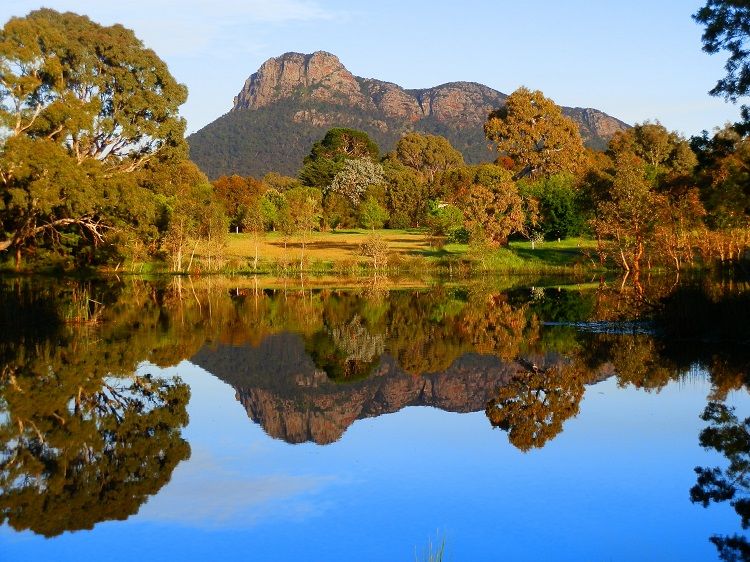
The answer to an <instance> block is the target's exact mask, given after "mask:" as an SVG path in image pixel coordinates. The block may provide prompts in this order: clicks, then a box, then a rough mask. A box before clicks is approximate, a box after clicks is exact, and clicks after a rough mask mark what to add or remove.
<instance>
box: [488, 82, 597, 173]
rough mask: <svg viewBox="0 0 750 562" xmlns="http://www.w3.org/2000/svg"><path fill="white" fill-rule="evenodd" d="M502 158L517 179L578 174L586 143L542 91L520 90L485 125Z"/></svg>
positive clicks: (576, 129) (574, 125)
mask: <svg viewBox="0 0 750 562" xmlns="http://www.w3.org/2000/svg"><path fill="white" fill-rule="evenodd" d="M484 132H485V135H486V136H487V138H488V139H489V140H491V141H493V142H494V143H495V145H496V146H497V150H498V153H499V154H500V156H508V157H509V158H511V159H512V161H513V162H514V163H515V165H516V177H517V178H521V177H526V176H531V177H539V176H549V175H552V174H558V173H561V172H569V173H578V172H579V171H581V170H580V169H581V166H582V164H583V155H584V148H583V141H582V140H581V134H580V132H579V130H578V126H577V125H576V123H575V122H574V121H573V120H572V119H570V118H568V117H565V116H564V115H563V114H562V110H561V109H560V107H559V106H557V105H556V104H555V102H553V101H552V100H551V99H549V98H546V97H544V94H542V92H540V91H539V90H535V91H531V90H529V89H528V88H524V87H521V88H519V89H518V90H516V91H515V92H513V93H512V94H511V95H510V96H508V98H507V99H506V100H505V106H503V107H502V108H500V109H498V110H496V111H494V112H492V113H491V114H490V117H489V119H488V121H487V123H485V125H484Z"/></svg>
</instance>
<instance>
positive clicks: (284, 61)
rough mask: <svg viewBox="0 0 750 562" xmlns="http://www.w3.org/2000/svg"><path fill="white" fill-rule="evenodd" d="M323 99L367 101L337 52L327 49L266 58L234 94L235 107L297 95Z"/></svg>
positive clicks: (262, 104) (254, 106)
mask: <svg viewBox="0 0 750 562" xmlns="http://www.w3.org/2000/svg"><path fill="white" fill-rule="evenodd" d="M300 94H302V95H308V96H309V97H311V98H312V99H319V100H320V101H332V99H334V98H339V99H342V98H343V99H345V100H346V101H348V102H349V103H353V104H358V103H364V101H365V100H364V97H363V96H362V93H361V92H360V88H359V83H358V82H357V80H356V79H355V78H354V75H352V73H351V72H349V71H348V70H347V69H346V67H344V65H343V64H341V61H339V59H338V57H337V56H336V55H332V54H331V53H327V52H325V51H316V52H314V53H312V54H302V53H285V54H283V55H281V56H280V57H274V58H270V59H268V60H267V61H266V62H264V63H263V64H262V65H261V66H260V68H259V69H258V71H257V72H255V73H254V74H252V75H251V76H250V77H249V78H248V79H247V80H246V81H245V85H244V86H243V88H242V90H240V93H239V94H237V96H235V98H234V108H233V109H235V110H238V109H259V108H261V107H266V106H268V105H271V104H272V103H274V102H277V101H279V100H282V99H285V98H289V97H293V96H295V95H300Z"/></svg>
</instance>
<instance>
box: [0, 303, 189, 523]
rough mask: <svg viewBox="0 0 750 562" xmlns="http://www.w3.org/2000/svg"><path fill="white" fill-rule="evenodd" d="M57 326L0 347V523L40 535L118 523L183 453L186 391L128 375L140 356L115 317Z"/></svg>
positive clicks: (181, 386)
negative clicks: (102, 522)
mask: <svg viewBox="0 0 750 562" xmlns="http://www.w3.org/2000/svg"><path fill="white" fill-rule="evenodd" d="M21 290H22V291H23V288H22V289H21ZM6 296H7V295H6ZM27 296H28V295H27ZM44 296H45V295H43V294H42V295H36V296H31V297H29V302H30V304H32V305H33V306H31V307H30V311H31V312H32V313H33V312H34V311H35V310H38V309H39V308H40V302H39V300H40V299H44ZM3 300H6V299H3ZM87 301H88V297H87ZM21 302H23V298H21ZM97 302H98V301H97ZM0 304H3V303H0ZM58 304H63V305H66V306H69V305H70V302H69V301H66V299H62V301H61V302H59V303H58ZM85 304H86V305H87V304H89V303H88V302H86V303H85ZM42 308H45V309H46V307H42ZM57 310H58V311H59V310H62V308H61V307H57ZM15 312H16V313H18V314H23V312H24V310H23V307H21V308H20V309H16V310H15ZM49 320H50V321H51V325H52V326H55V324H56V322H55V321H54V320H55V319H54V317H53V316H50V318H49ZM110 320H112V321H113V320H114V319H112V318H110ZM15 321H16V322H23V319H19V318H16V319H15ZM58 324H59V325H58V329H57V330H53V332H54V337H53V335H52V334H51V333H50V330H49V326H47V327H46V328H45V330H46V331H45V332H44V333H39V332H38V331H35V330H33V329H32V330H27V331H25V332H23V331H20V332H19V333H17V334H8V335H7V336H8V339H6V340H4V341H3V342H2V344H0V359H2V362H3V364H4V366H3V367H2V370H1V371H0V523H5V522H7V523H8V524H9V525H10V526H12V527H13V528H14V529H16V530H25V529H30V530H32V531H34V532H35V533H38V534H42V535H44V536H47V537H51V536H55V535H59V534H60V533H62V532H64V531H74V530H79V529H91V528H93V527H94V525H95V524H97V523H99V522H101V521H106V520H115V519H116V520H122V519H126V518H127V517H129V516H130V515H133V514H134V513H136V512H137V511H138V509H139V508H140V506H141V505H142V504H143V503H144V502H145V501H146V499H147V498H148V496H150V495H153V494H155V493H157V492H158V491H159V490H160V489H161V488H162V487H163V486H164V484H166V483H167V482H168V481H169V479H170V477H171V475H172V472H173V470H174V468H175V467H176V466H177V464H178V463H179V462H180V461H182V460H185V459H187V458H188V457H189V456H190V446H189V445H188V443H187V442H186V441H185V440H184V439H183V438H182V437H181V429H182V428H183V427H184V426H185V425H186V424H187V421H188V416H187V410H186V406H187V403H188V400H189V396H190V393H189V388H188V386H187V385H186V384H185V383H183V382H182V381H180V380H179V379H177V378H174V379H171V380H165V379H162V378H156V377H152V376H151V375H148V374H144V375H136V374H134V373H135V370H136V367H137V363H138V362H139V361H140V360H142V359H144V358H145V357H146V355H147V351H146V350H144V349H143V348H137V347H133V344H134V342H135V341H136V340H135V339H134V338H133V337H132V335H133V332H131V331H129V330H125V329H123V326H122V325H121V324H119V323H118V322H116V321H113V322H111V323H110V322H105V323H104V324H102V325H101V326H96V325H87V326H80V327H78V328H69V327H66V326H65V325H64V324H63V323H62V322H60V323H58ZM19 334H20V337H19ZM119 373H122V375H120V374H119Z"/></svg>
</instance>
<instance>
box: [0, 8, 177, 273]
mask: <svg viewBox="0 0 750 562" xmlns="http://www.w3.org/2000/svg"><path fill="white" fill-rule="evenodd" d="M186 97H187V90H186V88H185V87H184V86H183V85H181V84H179V83H177V81H176V80H175V79H174V78H173V77H172V76H171V74H170V73H169V71H168V69H167V66H166V64H165V63H164V62H163V61H162V60H161V59H160V58H159V57H158V56H157V55H156V54H155V53H154V52H153V51H152V50H150V49H147V48H145V47H144V46H143V44H142V43H141V41H140V40H138V39H137V38H136V36H135V35H134V34H133V32H132V31H130V30H129V29H126V28H124V27H123V26H121V25H113V26H109V27H105V26H101V25H99V24H97V23H94V22H92V21H91V20H90V19H88V18H87V17H85V16H80V15H77V14H73V13H69V12H67V13H59V12H56V11H54V10H49V9H41V10H37V11H34V12H31V13H30V14H29V15H27V16H26V17H23V18H12V19H11V20H9V21H8V22H7V23H6V24H5V26H4V27H3V28H2V30H0V125H1V126H2V128H3V129H4V130H5V131H6V135H7V136H6V139H5V140H4V143H3V144H2V146H0V230H1V232H0V250H6V249H8V248H13V249H14V250H15V252H16V259H17V262H18V261H20V258H21V253H22V251H24V250H26V249H28V248H33V247H34V246H35V245H37V244H38V243H40V241H42V242H43V243H44V244H47V245H50V246H53V247H58V248H59V247H62V246H65V244H66V240H67V243H68V245H71V244H73V245H75V244H78V245H81V244H83V245H90V246H100V245H102V244H103V243H104V242H105V238H106V236H107V233H111V232H112V231H116V230H119V229H121V228H122V227H124V226H126V224H125V223H126V222H127V221H130V223H131V226H132V221H133V219H134V217H133V216H132V210H133V209H136V208H138V207H139V205H138V204H137V202H138V200H142V199H144V198H148V197H150V196H152V194H151V193H149V192H148V191H145V190H144V189H143V187H142V186H140V185H138V183H137V181H136V180H135V178H134V177H132V176H130V174H132V173H133V172H135V171H137V170H139V169H142V168H143V167H144V166H145V165H146V164H147V163H149V162H152V161H155V160H156V159H166V158H168V157H170V156H172V157H183V156H184V141H183V133H184V128H185V123H184V120H183V119H181V118H180V117H179V115H178V107H179V106H180V105H181V104H182V103H183V102H184V101H185V99H186ZM139 218H140V220H141V221H142V220H146V217H139ZM71 239H72V240H73V242H70V240H71Z"/></svg>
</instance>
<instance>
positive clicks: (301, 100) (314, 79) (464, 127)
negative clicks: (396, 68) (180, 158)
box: [188, 51, 628, 178]
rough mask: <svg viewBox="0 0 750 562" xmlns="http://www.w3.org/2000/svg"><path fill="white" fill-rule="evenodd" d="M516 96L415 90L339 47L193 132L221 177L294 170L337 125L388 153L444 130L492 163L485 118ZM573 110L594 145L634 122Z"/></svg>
mask: <svg viewBox="0 0 750 562" xmlns="http://www.w3.org/2000/svg"><path fill="white" fill-rule="evenodd" d="M506 97H507V96H506V95H505V94H503V93H501V92H498V91H497V90H493V89H492V88H488V87H487V86H483V85H482V84H477V83H474V82H451V83H448V84H443V85H441V86H436V87H434V88H428V89H422V90H405V89H404V88H401V87H400V86H398V85H396V84H392V83H390V82H382V81H380V80H375V79H371V78H359V77H357V76H354V75H353V74H352V73H351V72H349V71H348V70H347V69H346V68H345V67H344V66H343V65H342V64H341V63H340V62H339V59H338V58H336V57H335V56H334V55H332V54H330V53H326V52H322V51H318V52H316V53H313V54H311V55H303V54H300V53H286V54H284V55H282V56H280V57H276V58H272V59H269V60H267V61H266V62H265V63H263V65H262V66H261V67H260V69H258V71H257V72H256V73H254V74H253V75H252V76H250V78H248V79H247V81H246V82H245V85H244V86H243V88H242V90H241V91H240V92H239V94H238V95H237V96H236V97H235V98H234V106H233V108H232V110H231V111H230V112H229V113H227V114H226V115H223V116H222V117H220V118H219V119H217V120H216V121H214V122H213V123H211V124H209V125H207V126H206V127H204V128H203V129H201V130H200V131H198V132H196V133H194V134H193V135H190V136H189V137H188V143H189V144H190V156H191V158H192V159H193V160H194V161H195V162H196V163H197V164H198V165H199V166H200V167H201V169H202V170H203V171H204V172H205V173H206V174H208V176H209V177H211V178H216V177H218V176H220V175H223V174H232V173H237V174H241V175H252V176H262V175H263V174H265V173H266V172H269V171H278V172H281V173H284V174H289V175H294V174H296V172H297V170H298V169H299V167H300V165H301V163H302V159H303V158H304V156H305V155H306V154H307V153H308V152H309V150H310V146H311V145H312V143H313V142H315V141H316V140H319V139H320V138H322V136H323V135H324V134H325V131H326V130H327V129H329V128H331V127H335V126H344V127H353V128H357V129H361V130H364V131H366V132H367V133H368V134H369V135H370V136H371V137H372V138H373V139H374V140H375V141H376V142H377V143H378V145H380V148H381V150H383V151H384V152H385V151H388V150H391V149H392V148H393V146H394V145H395V143H396V141H397V140H398V139H399V138H400V137H401V136H402V135H403V134H405V133H407V132H410V131H418V132H425V133H433V134H439V135H443V136H445V137H447V138H448V139H449V140H450V141H451V143H452V144H453V145H454V146H455V147H456V148H457V149H458V150H460V151H461V152H462V153H463V155H464V158H465V159H466V161H467V162H470V163H476V162H486V161H491V160H492V159H493V158H494V156H495V155H494V154H493V152H492V151H491V150H490V148H489V145H488V143H487V141H486V140H485V138H484V133H483V130H482V126H483V125H484V122H485V121H486V119H487V115H488V114H489V112H490V111H492V110H494V109H497V108H498V107H501V106H502V105H503V103H504V102H505V98H506ZM563 112H564V113H565V114H566V115H568V116H570V117H571V118H573V119H574V120H575V121H576V122H577V123H578V124H579V126H580V129H581V135H582V136H583V138H584V140H585V141H586V143H587V144H588V145H589V146H591V147H594V148H603V147H604V146H606V144H607V142H608V141H609V139H610V138H611V137H612V135H613V134H614V133H615V132H616V131H620V130H624V129H626V128H628V125H627V124H625V123H624V122H622V121H620V120H619V119H615V118H614V117H611V116H609V115H607V114H606V113H603V112H601V111H599V110H596V109H584V108H578V107H576V108H568V107H566V108H563Z"/></svg>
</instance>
